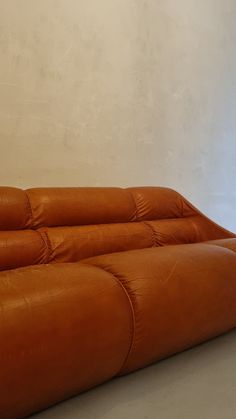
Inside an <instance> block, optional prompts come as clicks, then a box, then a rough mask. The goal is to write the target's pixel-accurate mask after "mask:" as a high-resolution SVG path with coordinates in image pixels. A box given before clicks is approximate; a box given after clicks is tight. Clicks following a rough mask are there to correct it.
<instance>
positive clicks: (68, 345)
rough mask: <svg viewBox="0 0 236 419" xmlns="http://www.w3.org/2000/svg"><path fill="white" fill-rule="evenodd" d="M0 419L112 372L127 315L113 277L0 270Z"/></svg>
mask: <svg viewBox="0 0 236 419" xmlns="http://www.w3.org/2000/svg"><path fill="white" fill-rule="evenodd" d="M0 295H1V312H0V342H1V344H0V418H1V419H8V418H9V419H19V418H23V417H25V416H26V415H28V414H30V413H32V412H35V411H37V410H40V409H42V408H44V407H46V406H49V405H51V404H53V403H56V402H58V401H60V400H61V399H64V398H67V397H71V396H72V395H75V394H77V393H79V392H80V391H84V390H86V389H88V388H90V387H92V386H95V385H96V384H99V383H101V382H103V381H105V380H107V379H109V378H111V377H113V376H114V375H116V374H117V372H118V371H119V370H120V368H121V367H122V365H123V363H124V361H125V359H126V357H127V354H128V352H129V348H130V343H131V336H132V327H133V323H132V313H131V310H130V305H129V301H128V298H127V295H126V294H125V292H124V291H123V289H122V287H121V285H120V284H119V283H118V282H117V281H116V280H115V279H114V277H113V276H112V275H111V274H109V273H107V272H105V271H103V270H101V269H98V268H96V267H93V266H84V265H79V264H65V265H63V264H60V265H59V264H58V265H44V266H35V267H27V268H20V269H16V270H12V271H6V272H1V273H0Z"/></svg>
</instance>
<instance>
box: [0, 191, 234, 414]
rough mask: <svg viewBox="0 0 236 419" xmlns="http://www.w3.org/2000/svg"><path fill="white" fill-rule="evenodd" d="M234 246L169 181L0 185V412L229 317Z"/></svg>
mask: <svg viewBox="0 0 236 419" xmlns="http://www.w3.org/2000/svg"><path fill="white" fill-rule="evenodd" d="M235 252H236V235H235V234H233V233H231V232H229V231H227V230H225V229H223V228H222V227H220V226H218V225H216V224H215V223H214V222H212V221H211V220H209V219H208V218H207V217H205V216H204V215H203V214H201V213H200V212H199V211H198V210H197V209H196V208H194V207H193V206H192V205H191V204H190V203H189V202H188V201H186V200H185V199H184V198H183V197H182V196H181V195H180V194H178V193H177V192H175V191H173V190H171V189H165V188H156V187H142V188H129V189H121V188H36V189H30V190H27V191H22V190H20V189H17V188H9V187H3V188H0V271H1V272H0V418H1V419H21V418H23V417H26V416H27V415H29V414H31V413H34V412H36V411H38V410H41V409H43V408H46V407H47V406H50V405H52V404H54V403H56V402H58V401H60V400H63V399H65V398H68V397H71V396H73V395H75V394H78V393H79V392H81V391H84V390H86V389H88V388H90V387H93V386H95V385H97V384H99V383H102V382H104V381H106V380H108V379H110V378H112V377H115V376H117V375H121V374H125V373H127V372H131V371H133V370H135V369H137V368H141V367H143V366H145V365H148V364H150V363H152V362H155V361H157V360H159V359H161V358H164V357H166V356H169V355H171V354H174V353H175V352H178V351H181V350H183V349H186V348H188V347H190V346H193V345H195V344H197V343H199V342H202V341H204V340H206V339H209V338H211V337H214V336H217V335H218V334H220V333H223V332H225V331H227V330H229V329H231V328H233V327H235V326H236V304H235V295H236V276H235V272H236V254H235ZM78 261H80V262H78ZM65 262H66V263H65ZM69 262H74V263H69ZM23 266H24V267H23Z"/></svg>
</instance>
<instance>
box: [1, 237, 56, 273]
mask: <svg viewBox="0 0 236 419" xmlns="http://www.w3.org/2000/svg"><path fill="white" fill-rule="evenodd" d="M48 259H49V253H48V247H47V243H46V242H45V241H44V239H43V237H42V236H41V234H40V233H39V232H38V231H33V230H22V231H0V270H1V271H3V270H6V269H14V268H18V267H21V266H28V265H37V264H40V263H47V262H48Z"/></svg>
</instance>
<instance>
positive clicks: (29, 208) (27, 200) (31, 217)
mask: <svg viewBox="0 0 236 419" xmlns="http://www.w3.org/2000/svg"><path fill="white" fill-rule="evenodd" d="M24 192H25V196H26V203H27V208H28V211H29V214H30V228H32V223H33V210H32V207H31V203H30V199H29V195H28V194H27V192H26V191H24Z"/></svg>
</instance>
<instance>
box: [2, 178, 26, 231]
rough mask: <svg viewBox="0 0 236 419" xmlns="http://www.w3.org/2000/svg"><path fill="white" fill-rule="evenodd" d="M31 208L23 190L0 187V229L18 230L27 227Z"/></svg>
mask: <svg viewBox="0 0 236 419" xmlns="http://www.w3.org/2000/svg"><path fill="white" fill-rule="evenodd" d="M30 218H31V208H30V204H29V201H28V199H27V196H26V194H25V192H24V191H22V190H21V189H17V188H10V187H4V186H2V187H0V230H20V229H23V228H27V227H29V224H30Z"/></svg>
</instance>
